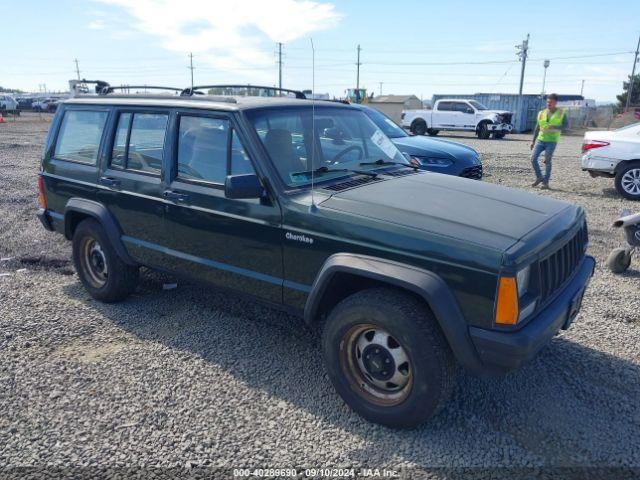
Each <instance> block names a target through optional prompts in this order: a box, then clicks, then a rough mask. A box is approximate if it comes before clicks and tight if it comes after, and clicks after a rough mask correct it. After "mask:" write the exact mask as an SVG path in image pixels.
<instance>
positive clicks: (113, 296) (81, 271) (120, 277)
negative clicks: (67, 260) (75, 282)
mask: <svg viewBox="0 0 640 480" xmlns="http://www.w3.org/2000/svg"><path fill="white" fill-rule="evenodd" d="M73 263H74V264H75V267H76V271H77V272H78V277H79V278H80V281H81V282H82V285H83V286H84V288H85V289H86V290H87V292H89V294H90V295H91V296H92V297H93V298H95V299H96V300H100V301H103V302H107V303H108V302H117V301H119V300H123V299H124V298H125V297H127V295H129V294H130V293H131V292H133V291H134V290H135V288H136V285H137V283H138V268H137V267H134V266H131V265H127V264H126V263H124V262H123V261H122V259H121V258H120V257H119V256H118V254H117V253H116V251H115V249H114V248H113V246H112V245H111V242H110V241H109V237H107V234H106V232H105V231H104V228H102V225H100V223H98V222H97V221H96V220H94V219H93V218H89V219H86V220H83V221H82V222H80V224H79V225H78V226H77V228H76V230H75V232H74V233H73Z"/></svg>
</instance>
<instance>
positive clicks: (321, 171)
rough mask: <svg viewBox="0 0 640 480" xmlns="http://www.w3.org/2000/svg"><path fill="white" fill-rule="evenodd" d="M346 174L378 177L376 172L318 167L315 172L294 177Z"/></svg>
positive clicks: (305, 172) (306, 172)
mask: <svg viewBox="0 0 640 480" xmlns="http://www.w3.org/2000/svg"><path fill="white" fill-rule="evenodd" d="M360 165H362V164H360ZM346 172H353V173H358V174H360V175H369V176H370V177H374V178H375V177H377V176H378V174H377V173H376V172H367V171H366V170H357V169H353V168H329V167H324V166H323V167H318V168H316V169H315V170H305V171H304V172H296V173H293V175H295V176H298V175H306V176H309V175H311V174H314V175H324V174H325V173H346Z"/></svg>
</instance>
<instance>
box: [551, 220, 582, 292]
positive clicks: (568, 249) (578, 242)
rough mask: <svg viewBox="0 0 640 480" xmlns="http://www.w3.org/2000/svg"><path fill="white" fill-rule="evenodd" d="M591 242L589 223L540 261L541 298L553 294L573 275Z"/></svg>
mask: <svg viewBox="0 0 640 480" xmlns="http://www.w3.org/2000/svg"><path fill="white" fill-rule="evenodd" d="M588 242H589V238H588V233H587V224H586V223H585V224H584V225H583V227H582V228H581V229H580V230H578V232H577V233H576V234H575V235H574V236H573V238H572V239H571V240H569V241H568V242H567V243H565V244H564V245H563V246H562V247H560V248H559V249H558V250H556V251H555V252H554V253H552V254H551V255H549V256H548V257H546V258H545V259H544V260H541V261H540V300H541V303H544V301H545V300H547V299H548V298H550V297H551V296H553V294H554V293H555V292H556V291H557V290H558V289H560V288H561V287H562V286H563V285H564V283H565V282H566V281H567V280H568V279H569V277H571V275H572V274H573V272H574V271H575V269H576V267H577V266H578V265H579V264H580V261H581V260H582V258H583V257H584V253H585V252H584V251H585V246H586V245H587V243H588Z"/></svg>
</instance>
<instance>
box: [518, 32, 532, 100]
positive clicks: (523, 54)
mask: <svg viewBox="0 0 640 480" xmlns="http://www.w3.org/2000/svg"><path fill="white" fill-rule="evenodd" d="M516 48H517V49H518V53H516V55H518V57H519V58H520V61H521V62H522V69H521V70H520V89H519V90H518V95H520V96H522V87H523V85H524V68H525V66H526V65H527V54H528V53H529V34H528V33H527V39H526V40H523V41H522V44H521V45H516Z"/></svg>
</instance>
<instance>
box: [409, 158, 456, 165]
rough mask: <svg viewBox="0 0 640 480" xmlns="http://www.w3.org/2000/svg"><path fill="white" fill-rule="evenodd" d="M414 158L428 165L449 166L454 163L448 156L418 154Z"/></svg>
mask: <svg viewBox="0 0 640 480" xmlns="http://www.w3.org/2000/svg"><path fill="white" fill-rule="evenodd" d="M412 158H415V159H416V160H417V161H418V163H420V164H421V165H424V166H426V167H448V166H449V165H453V162H452V161H451V160H449V159H448V158H438V157H420V156H416V155H414V156H413V157H412Z"/></svg>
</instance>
